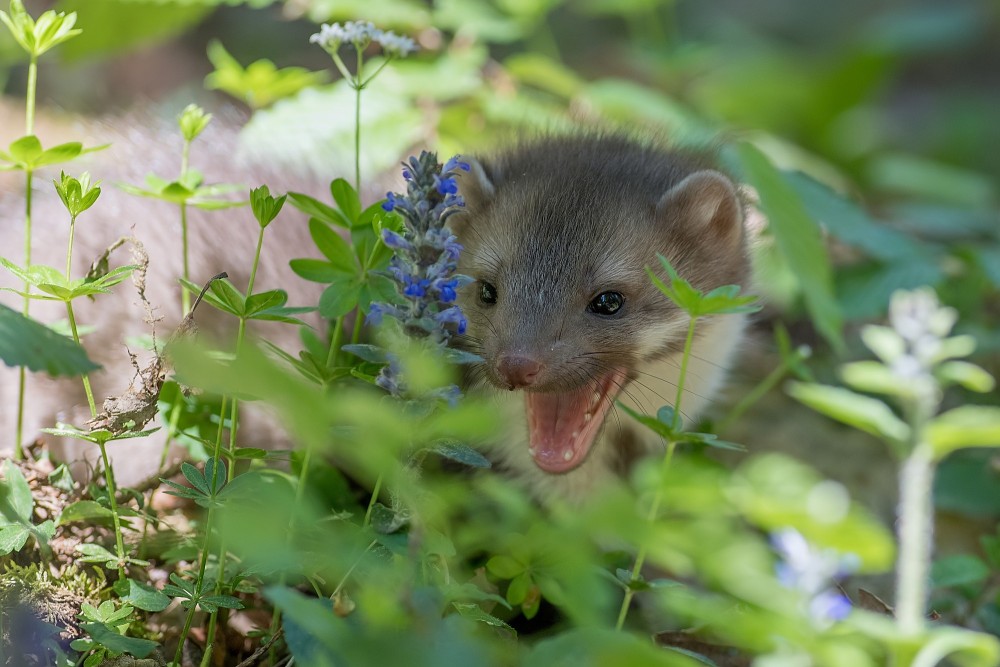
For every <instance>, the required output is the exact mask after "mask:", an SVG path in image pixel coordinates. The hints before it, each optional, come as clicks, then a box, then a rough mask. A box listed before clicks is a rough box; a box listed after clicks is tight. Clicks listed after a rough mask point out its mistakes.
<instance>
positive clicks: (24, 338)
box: [0, 304, 100, 376]
mask: <svg viewBox="0 0 1000 667" xmlns="http://www.w3.org/2000/svg"><path fill="white" fill-rule="evenodd" d="M0 359H2V360H3V362H4V363H5V364H7V365H8V366H24V367H26V368H28V369H29V370H32V371H45V372H46V373H48V374H49V375H52V376H74V375H83V374H84V373H89V372H90V371H94V370H97V369H98V368H100V366H99V365H98V364H96V363H94V362H93V361H91V360H90V358H89V357H87V353H86V351H85V350H84V349H83V348H82V347H80V345H79V344H77V343H74V342H73V341H72V340H70V339H68V338H66V337H65V336H61V335H59V334H57V333H56V332H54V331H52V330H51V329H49V328H48V327H46V326H43V325H41V324H39V323H38V322H35V321H34V320H32V319H30V318H27V317H25V316H24V315H22V314H21V313H19V312H17V311H15V310H12V309H11V308H8V307H7V306H5V305H3V304H0Z"/></svg>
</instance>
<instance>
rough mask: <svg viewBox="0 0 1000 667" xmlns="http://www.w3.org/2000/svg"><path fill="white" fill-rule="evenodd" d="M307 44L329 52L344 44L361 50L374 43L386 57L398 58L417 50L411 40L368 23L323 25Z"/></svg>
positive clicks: (353, 22)
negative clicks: (318, 46)
mask: <svg viewBox="0 0 1000 667" xmlns="http://www.w3.org/2000/svg"><path fill="white" fill-rule="evenodd" d="M309 42H310V43H311V44H319V45H320V46H322V47H323V48H324V49H326V50H327V51H331V52H333V51H336V50H337V49H339V48H340V46H341V44H344V43H348V44H351V45H353V46H355V47H356V48H359V49H363V48H366V47H367V46H368V45H369V44H371V43H372V42H376V43H377V44H379V45H380V46H381V47H382V50H383V51H385V52H386V54H387V55H389V56H393V57H399V58H403V57H405V56H407V55H409V54H411V53H413V52H414V51H416V50H417V43H416V42H414V41H413V40H412V39H411V38H409V37H404V36H402V35H397V34H396V33H394V32H392V31H391V30H380V29H379V28H376V27H375V24H374V23H372V22H370V21H348V22H347V23H344V24H343V25H341V24H340V23H334V24H333V25H328V24H326V23H324V24H323V25H322V27H321V28H320V31H319V32H317V33H316V34H314V35H313V36H312V37H310V38H309Z"/></svg>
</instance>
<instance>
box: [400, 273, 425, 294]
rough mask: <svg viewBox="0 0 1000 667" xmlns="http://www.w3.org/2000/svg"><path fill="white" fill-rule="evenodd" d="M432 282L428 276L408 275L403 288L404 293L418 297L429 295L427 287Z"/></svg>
mask: <svg viewBox="0 0 1000 667" xmlns="http://www.w3.org/2000/svg"><path fill="white" fill-rule="evenodd" d="M430 284H431V281H430V280H428V279H427V278H419V277H414V276H406V286H405V287H404V288H403V295H404V296H410V297H416V298H418V299H419V298H423V297H424V296H426V295H427V288H428V287H429V286H430Z"/></svg>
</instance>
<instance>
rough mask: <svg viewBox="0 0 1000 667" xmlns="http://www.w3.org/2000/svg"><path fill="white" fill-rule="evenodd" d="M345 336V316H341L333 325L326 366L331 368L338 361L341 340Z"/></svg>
mask: <svg viewBox="0 0 1000 667" xmlns="http://www.w3.org/2000/svg"><path fill="white" fill-rule="evenodd" d="M343 336H344V316H343V315H341V316H340V317H338V318H337V319H336V321H335V322H334V324H333V333H332V334H331V335H330V352H329V353H328V354H327V356H326V366H327V368H329V367H330V366H332V365H333V363H334V362H335V361H336V360H337V353H338V352H340V339H341V338H343Z"/></svg>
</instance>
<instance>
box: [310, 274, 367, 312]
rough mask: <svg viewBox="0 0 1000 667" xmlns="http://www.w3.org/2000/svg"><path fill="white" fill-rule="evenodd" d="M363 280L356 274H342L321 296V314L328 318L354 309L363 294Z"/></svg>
mask: <svg viewBox="0 0 1000 667" xmlns="http://www.w3.org/2000/svg"><path fill="white" fill-rule="evenodd" d="M361 286H362V284H361V282H360V281H359V280H358V279H357V278H356V277H354V276H346V275H344V274H340V276H339V277H338V278H337V279H336V280H335V281H332V282H331V283H330V286H329V287H327V288H326V289H325V290H324V291H323V294H321V295H320V297H319V314H320V315H321V316H323V317H325V318H326V319H328V320H332V319H336V318H338V317H340V316H342V315H346V314H347V313H349V312H351V311H352V310H354V309H355V308H356V307H357V305H358V298H359V297H360V295H361Z"/></svg>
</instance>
